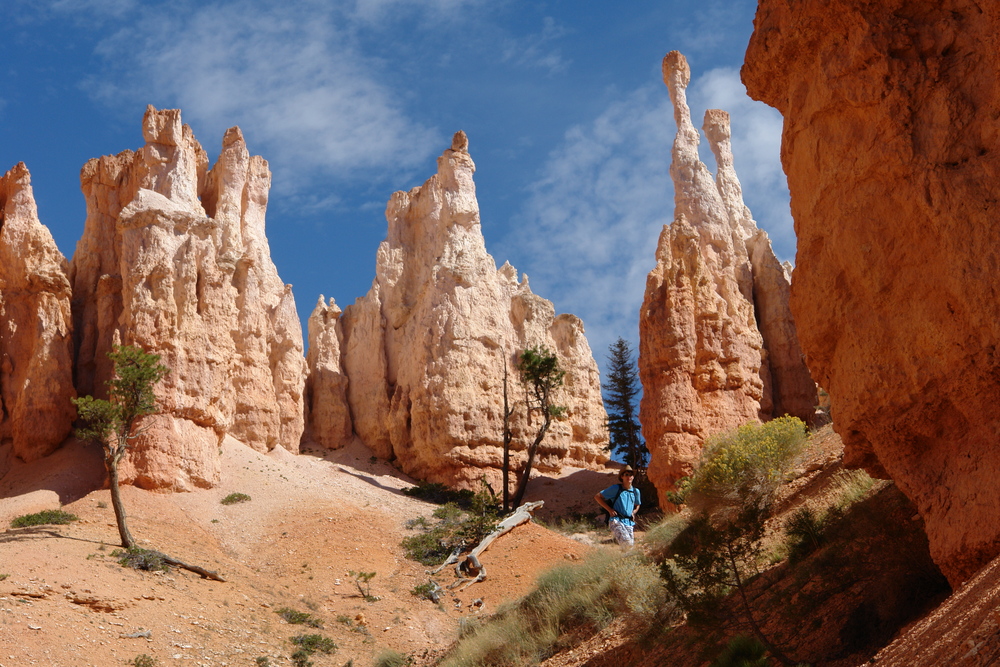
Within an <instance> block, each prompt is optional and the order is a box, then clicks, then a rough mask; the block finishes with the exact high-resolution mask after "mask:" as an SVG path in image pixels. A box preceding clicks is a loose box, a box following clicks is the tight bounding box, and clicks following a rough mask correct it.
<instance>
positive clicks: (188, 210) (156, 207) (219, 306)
mask: <svg viewBox="0 0 1000 667" xmlns="http://www.w3.org/2000/svg"><path fill="white" fill-rule="evenodd" d="M143 135H144V137H145V139H146V142H147V143H146V145H145V146H144V147H143V148H142V149H141V150H139V151H138V152H136V153H132V152H131V151H126V152H124V153H120V154H119V155H117V156H108V157H103V158H100V159H95V160H91V161H90V162H88V163H87V164H86V165H85V166H84V168H83V170H82V172H81V183H82V188H83V191H84V195H85V197H86V200H87V222H86V226H85V229H84V234H83V237H82V238H81V240H80V241H79V243H78V244H77V250H76V254H75V255H74V257H73V261H72V264H71V268H70V275H71V280H72V281H73V312H74V321H75V324H76V338H77V364H78V389H79V391H80V393H81V394H84V393H94V394H95V395H101V394H102V392H103V387H104V382H105V381H106V380H107V378H108V377H109V375H110V373H111V366H110V362H109V361H108V360H107V357H106V353H107V351H108V350H109V349H110V346H111V345H112V343H113V340H114V336H115V335H116V332H117V333H118V334H119V335H120V337H121V341H122V342H123V343H125V344H131V345H138V346H140V347H142V348H144V349H146V350H147V351H150V352H156V353H157V354H160V355H162V357H163V363H165V364H166V365H167V366H168V367H169V368H170V374H169V375H168V376H167V377H166V379H165V380H164V381H163V382H162V383H161V384H160V385H159V386H158V388H157V396H158V398H159V401H160V406H161V408H162V409H163V411H164V414H162V415H160V416H158V417H156V418H155V419H154V420H151V421H152V422H153V427H152V428H151V429H150V431H149V432H148V433H147V434H146V435H145V436H144V437H143V438H142V440H141V442H140V443H139V444H138V446H137V447H135V448H134V451H132V452H130V454H129V455H128V457H127V459H126V460H125V461H123V465H122V474H123V480H124V481H134V482H135V483H137V484H139V485H140V486H144V487H148V488H174V489H186V488H190V487H191V486H210V485H213V484H215V483H216V482H217V481H218V478H219V464H218V456H217V450H218V445H219V442H220V441H221V438H222V437H223V436H224V435H226V434H229V435H231V436H233V437H235V438H237V439H238V440H241V441H242V442H245V443H247V444H249V445H251V446H252V447H254V448H256V449H258V450H261V451H266V450H269V449H271V448H273V447H275V446H277V445H279V444H280V445H282V446H283V447H285V448H286V449H290V450H291V451H296V452H297V451H298V442H299V438H300V437H301V434H302V431H303V428H304V422H303V419H304V418H303V401H302V392H303V386H304V380H305V361H304V359H303V342H302V332H301V328H300V324H299V320H298V316H297V314H296V311H295V304H294V300H293V298H292V294H291V286H290V285H285V284H283V283H282V282H281V280H280V279H279V277H278V274H277V271H276V270H275V267H274V264H273V263H272V262H271V259H270V251H269V249H268V244H267V239H266V237H265V235H264V213H265V209H266V206H267V192H268V189H269V187H270V172H269V170H268V168H267V162H266V161H265V160H264V159H263V158H260V157H257V156H250V154H249V153H248V152H247V148H246V144H245V142H244V140H243V136H242V134H241V133H240V131H239V129H238V128H232V129H230V130H229V131H228V132H227V133H226V135H225V137H224V138H223V146H222V152H221V153H220V155H219V159H218V161H217V163H216V164H215V166H214V167H213V168H212V169H211V170H208V161H207V157H206V154H205V151H204V150H203V149H202V148H201V145H200V144H199V143H198V142H197V140H195V138H194V136H193V134H192V133H191V129H190V128H189V127H188V126H187V125H182V123H181V118H180V112H179V111H176V110H168V111H157V110H155V109H153V108H152V107H150V108H149V109H148V110H147V112H146V115H145V117H144V119H143Z"/></svg>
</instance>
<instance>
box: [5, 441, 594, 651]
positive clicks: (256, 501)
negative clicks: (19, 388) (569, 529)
mask: <svg viewBox="0 0 1000 667" xmlns="http://www.w3.org/2000/svg"><path fill="white" fill-rule="evenodd" d="M222 449H223V452H222V453H223V460H224V464H223V465H224V469H223V480H224V481H223V484H222V486H221V487H219V488H217V489H213V490H204V491H197V492H194V493H184V494H156V493H150V492H146V491H142V490H139V489H136V488H133V487H127V488H125V489H124V490H123V491H124V498H125V503H126V508H127V510H128V512H129V521H130V527H131V529H132V533H133V535H135V537H136V538H137V540H138V541H139V542H140V544H141V545H142V546H147V547H150V548H156V549H159V550H161V551H164V552H165V553H168V554H170V555H173V556H175V557H177V558H180V559H182V560H185V561H187V562H190V563H194V564H198V565H202V566H204V567H206V568H208V569H212V570H218V571H219V573H220V574H221V575H223V576H224V577H225V578H226V580H227V581H226V582H225V583H220V582H215V581H209V580H203V579H201V578H199V577H198V576H197V575H194V574H191V573H188V572H186V571H171V572H169V573H155V574H154V573H147V572H139V571H133V570H127V569H123V568H121V567H120V566H119V565H118V564H117V562H115V559H114V558H112V557H111V555H110V554H111V552H112V551H113V549H114V548H115V545H116V544H117V529H116V527H115V521H114V514H113V512H112V510H111V508H110V498H109V493H108V491H107V490H101V489H100V488H99V487H100V486H101V484H102V481H103V477H104V474H103V470H102V467H101V463H100V460H99V459H98V458H97V456H96V452H94V451H92V450H91V451H87V450H86V449H84V448H82V447H81V446H80V445H72V446H70V447H68V448H67V449H66V450H64V451H62V452H59V453H57V454H56V455H55V456H54V457H50V459H46V460H43V461H39V462H36V463H34V464H31V465H25V464H22V463H20V462H18V461H16V460H13V459H12V458H11V456H10V453H9V451H6V450H3V449H0V522H2V523H0V526H4V527H6V526H8V525H9V521H10V519H11V518H13V517H14V516H18V515H21V514H25V513H28V512H35V511H38V510H40V509H45V508H55V507H58V506H59V501H60V500H61V501H62V502H64V503H66V505H65V509H66V510H67V511H69V512H72V513H74V514H76V515H78V516H79V517H80V521H79V522H78V523H74V524H71V525H67V526H45V527H37V528H25V529H11V530H7V531H6V532H5V533H0V577H2V580H0V667H20V666H21V665H32V664H38V665H51V666H53V667H62V666H66V667H77V666H81V667H82V666H85V665H88V666H89V665H94V666H100V667H104V666H108V665H124V664H126V662H127V661H128V660H131V659H132V658H134V657H135V656H137V655H139V654H143V653H145V654H148V655H150V656H153V657H155V658H157V659H158V660H159V664H161V665H171V664H178V665H180V664H185V665H234V666H235V665H254V664H256V663H255V660H256V658H258V657H260V656H267V657H268V658H269V659H270V662H271V664H272V665H286V664H291V663H290V660H289V659H288V656H289V655H290V654H291V652H292V650H293V647H292V646H291V644H290V643H289V642H288V638H289V637H291V636H293V635H298V634H304V633H305V634H308V633H315V632H319V633H322V634H325V635H327V636H329V637H331V638H332V639H333V640H334V641H335V642H336V644H337V645H338V647H339V648H338V650H337V651H336V652H335V653H334V654H333V655H332V656H325V655H321V654H317V655H314V656H313V657H312V658H311V659H312V660H313V661H314V662H315V664H316V665H317V667H322V666H324V665H338V666H339V665H343V664H344V663H346V662H347V661H348V660H349V659H353V660H354V664H355V665H357V666H358V667H362V666H365V665H370V664H372V663H373V662H374V660H375V658H376V657H377V656H378V655H379V654H380V653H381V652H382V651H384V650H385V649H387V648H391V649H393V650H396V651H399V652H402V653H406V654H410V655H413V656H414V657H415V658H416V659H417V663H418V664H425V663H427V662H429V661H430V660H431V659H433V658H434V657H435V656H436V655H437V654H438V653H439V652H440V651H441V650H442V649H443V648H444V647H446V646H447V645H448V644H449V643H450V642H451V641H452V640H453V639H454V637H455V636H456V633H457V627H458V623H459V619H460V618H461V617H463V616H467V615H470V614H483V613H490V612H491V611H493V610H495V609H496V608H497V606H498V605H500V604H501V603H503V602H504V601H507V600H511V599H514V598H516V597H518V596H520V595H522V594H523V593H525V592H527V590H529V589H530V587H531V586H532V584H533V583H534V580H535V577H536V575H537V574H538V573H539V572H540V571H541V570H543V569H545V568H546V567H549V566H550V565H552V564H554V563H558V562H564V561H565V560H566V559H570V560H575V559H577V558H580V557H581V556H583V555H584V554H585V552H586V551H587V550H588V549H589V548H591V547H587V546H585V545H583V544H580V543H579V542H576V541H573V540H570V539H569V538H566V537H564V536H561V535H559V534H556V533H552V532H550V531H548V530H546V529H544V528H542V527H540V526H538V525H535V524H529V525H527V526H525V527H523V528H519V529H517V530H516V531H515V532H513V533H511V534H510V535H508V536H505V537H503V538H501V539H500V540H498V541H497V542H496V543H495V544H494V545H493V546H492V547H491V548H490V549H489V551H487V552H486V554H485V558H484V564H485V565H486V566H487V568H488V573H489V575H490V576H489V578H488V579H487V580H486V581H484V582H482V583H480V584H476V585H474V586H472V587H471V588H469V589H467V590H465V591H463V592H461V593H459V594H457V595H454V596H452V595H449V596H448V597H447V598H446V599H445V600H443V601H442V604H441V605H440V606H438V605H434V604H433V603H431V602H429V601H424V600H419V599H418V598H416V597H414V596H413V595H411V593H410V591H411V590H412V589H413V588H414V587H415V586H416V585H418V584H420V583H424V582H425V581H427V575H426V574H425V568H424V567H423V566H421V565H419V564H417V563H415V562H413V561H409V560H407V559H406V558H404V556H403V554H402V550H401V548H400V547H399V543H400V541H401V540H402V539H403V537H405V536H406V535H407V534H409V533H408V531H407V529H406V527H405V522H406V521H407V520H408V519H411V518H414V517H416V516H419V515H424V516H429V515H430V513H431V512H432V511H433V509H434V506H433V505H430V504H428V503H425V502H423V501H420V500H416V499H413V498H409V497H407V496H405V495H403V494H402V493H401V492H400V489H402V488H405V487H408V486H411V485H412V481H410V480H408V479H406V478H404V477H403V476H401V475H400V474H399V473H397V472H396V471H395V470H394V469H392V468H391V467H390V466H388V465H385V464H383V463H378V462H374V461H372V460H371V458H370V452H368V450H366V449H365V448H364V447H363V446H361V445H359V444H355V445H354V446H352V447H350V448H347V449H345V450H341V451H339V452H336V453H332V454H327V455H326V456H325V457H320V456H293V455H291V454H289V453H287V452H284V451H283V450H280V449H279V450H275V451H274V452H272V453H271V454H269V455H263V454H260V453H258V452H255V451H253V450H252V449H250V448H248V447H246V446H244V445H242V444H240V443H238V442H236V441H234V440H227V441H226V442H225V443H224V445H223V448H222ZM4 471H5V472H4ZM574 475H575V473H573V474H570V475H569V476H568V477H567V478H565V479H564V480H555V479H541V480H539V481H538V482H535V483H533V485H534V486H536V488H537V491H536V495H540V494H543V495H544V494H547V495H550V496H554V497H559V498H561V499H562V501H563V506H562V509H563V510H565V509H566V504H567V503H568V504H573V503H574V502H582V500H580V499H582V498H585V497H586V496H587V495H588V493H589V495H591V496H592V495H593V493H594V490H595V489H596V488H599V487H600V484H601V483H603V482H606V479H605V478H603V477H601V476H600V475H597V476H596V477H595V476H594V473H590V474H588V475H585V476H584V477H586V479H585V483H584V485H583V486H589V485H592V486H593V488H592V489H589V488H587V489H585V488H582V487H581V488H579V489H576V488H575V487H576V486H580V485H579V484H577V482H578V481H579V480H580V479H581V478H580V477H578V476H577V477H576V478H575V479H572V478H573V477H574ZM566 480H570V481H566ZM571 487H573V488H574V490H573V491H572V492H571V491H570V488H571ZM231 492H242V493H246V494H248V495H250V496H251V498H252V500H251V501H249V502H247V503H243V504H236V505H229V506H225V505H222V504H220V502H219V501H220V500H221V499H222V498H223V497H224V496H226V495H227V494H229V493H231ZM550 511H555V510H550ZM352 570H353V571H359V572H360V571H363V572H375V573H376V576H375V577H374V578H373V579H372V581H371V594H372V595H374V596H378V597H379V598H380V599H379V600H378V601H375V602H366V601H365V600H364V599H363V598H362V597H361V596H360V595H359V593H358V590H357V588H356V587H355V585H354V582H353V579H352V577H351V576H350V575H349V574H348V572H350V571H352ZM442 574H443V575H444V577H443V581H444V583H447V581H448V578H449V577H452V576H453V575H451V574H450V573H448V572H446V573H442ZM3 575H7V576H5V577H4V576H3ZM477 600H481V601H482V604H478V603H476V604H475V605H474V602H475V601H477ZM281 607H291V608H293V609H296V610H299V611H304V612H309V613H311V614H313V615H314V616H315V617H318V618H319V619H322V621H323V624H324V628H323V629H321V630H316V629H312V628H309V627H306V626H291V625H289V624H287V623H286V622H285V621H283V620H282V619H281V618H279V616H278V615H277V614H276V613H275V610H276V609H278V608H281ZM147 631H148V633H149V636H148V637H147V636H129V635H135V634H136V633H145V632H147Z"/></svg>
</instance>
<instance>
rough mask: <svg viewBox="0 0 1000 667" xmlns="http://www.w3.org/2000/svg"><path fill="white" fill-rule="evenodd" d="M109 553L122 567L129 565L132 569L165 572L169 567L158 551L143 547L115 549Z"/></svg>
mask: <svg viewBox="0 0 1000 667" xmlns="http://www.w3.org/2000/svg"><path fill="white" fill-rule="evenodd" d="M111 555H112V556H113V557H115V558H117V559H118V564H119V565H121V566H122V567H130V568H132V569H133V570H146V571H147V572H166V571H167V570H168V569H169V566H168V565H167V562H166V561H165V560H164V558H165V556H164V555H163V554H162V553H160V552H159V551H154V550H152V549H143V548H142V547H129V548H128V549H115V550H114V551H112V552H111Z"/></svg>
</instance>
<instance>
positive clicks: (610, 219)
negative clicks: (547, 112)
mask: <svg viewBox="0 0 1000 667" xmlns="http://www.w3.org/2000/svg"><path fill="white" fill-rule="evenodd" d="M689 100H690V102H691V104H692V111H693V115H694V117H695V118H700V117H701V116H702V115H703V114H704V110H705V109H706V108H722V109H726V110H727V111H729V112H730V114H731V116H732V130H733V152H734V154H735V160H736V168H737V172H738V174H739V176H740V177H741V181H742V183H743V186H744V190H745V193H746V199H747V201H748V205H749V206H750V207H751V210H753V211H754V214H755V217H756V218H757V220H758V223H759V224H760V225H761V226H762V227H764V228H765V229H767V230H768V232H769V233H770V234H772V236H773V237H776V238H775V246H776V250H777V251H778V253H779V255H781V256H782V257H783V258H791V257H792V255H793V254H794V247H795V240H794V236H793V235H791V220H790V216H789V214H788V192H787V188H786V185H785V180H784V174H783V173H782V171H781V166H780V163H779V152H778V147H779V142H780V135H781V117H780V116H779V115H777V114H776V113H774V112H773V110H771V109H768V108H767V107H764V106H763V105H761V104H759V103H757V102H753V101H752V100H750V99H749V98H748V97H746V95H745V93H744V92H743V89H742V85H741V84H740V82H739V77H738V75H737V74H736V72H735V71H733V70H721V69H720V70H713V71H711V72H708V73H706V74H704V75H703V76H701V77H698V78H697V79H696V80H695V81H694V82H693V85H692V86H691V88H690V89H689ZM675 133H676V126H675V125H674V121H673V109H672V107H671V105H670V101H669V97H668V95H667V90H666V88H665V87H663V86H662V85H650V86H648V87H645V88H642V89H639V90H637V91H634V92H633V93H632V94H630V95H628V96H626V97H624V98H623V99H621V100H620V101H618V102H616V103H614V104H613V105H611V106H610V107H609V108H608V109H606V110H605V111H604V112H603V113H601V114H600V115H599V116H598V117H597V118H596V119H594V120H593V121H592V122H590V123H588V124H586V125H581V126H578V127H575V128H573V129H572V130H570V131H569V132H568V133H567V134H566V136H565V138H564V140H563V142H562V144H561V146H560V147H559V148H558V149H557V150H555V151H553V152H552V153H551V154H550V155H549V156H548V159H547V160H546V162H545V163H544V164H543V166H542V168H541V170H540V173H541V177H540V180H539V181H538V183H537V184H536V185H535V186H534V187H533V189H532V190H531V192H530V194H529V196H528V199H527V202H526V204H525V206H524V209H523V213H522V217H521V220H519V221H516V222H515V224H513V225H512V227H513V228H515V230H516V231H515V232H513V233H512V234H511V235H510V236H509V237H508V238H507V239H505V245H504V246H503V247H502V251H503V252H506V253H507V255H505V257H508V256H509V257H511V258H512V263H515V265H516V266H518V268H520V269H521V270H523V271H525V272H527V273H528V274H529V275H530V276H531V279H532V288H533V289H534V290H535V291H536V292H537V293H539V294H541V295H543V296H545V297H547V298H550V299H552V300H554V301H555V302H556V304H557V308H558V309H559V310H566V311H569V312H572V313H574V314H576V315H578V316H580V317H581V318H582V319H583V320H584V323H585V325H586V328H587V338H588V339H589V341H590V343H591V346H592V348H593V350H594V355H595V357H596V358H597V359H598V360H599V361H603V359H604V357H605V356H606V351H607V348H608V346H609V345H610V344H611V343H612V342H613V341H614V340H615V339H616V338H617V337H618V336H623V337H624V338H626V339H629V340H632V341H633V342H634V341H637V340H638V320H639V308H640V306H641V304H642V299H643V293H644V290H645V282H646V275H647V274H648V272H649V271H650V270H651V269H652V268H653V265H654V264H655V252H656V241H657V236H658V234H659V232H660V229H661V228H662V226H663V225H664V224H667V223H669V222H671V221H672V220H673V184H672V183H671V181H670V175H669V167H670V149H671V146H672V144H673V138H674V134H675ZM703 143H705V145H706V155H707V159H706V164H707V165H708V166H709V168H710V169H711V170H713V171H714V169H715V164H714V161H713V158H712V156H711V152H710V151H708V150H707V142H703ZM781 249H785V250H786V252H782V250H781ZM498 259H499V260H500V261H502V259H500V256H499V254H498Z"/></svg>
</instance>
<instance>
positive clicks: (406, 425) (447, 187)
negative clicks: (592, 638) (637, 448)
mask: <svg viewBox="0 0 1000 667" xmlns="http://www.w3.org/2000/svg"><path fill="white" fill-rule="evenodd" d="M474 171H475V164H474V163H473V161H472V158H471V157H470V155H469V153H468V140H467V138H466V136H465V133H464V132H459V133H457V134H456V135H455V137H454V140H453V142H452V146H451V148H450V149H448V150H446V151H445V152H444V154H443V155H442V156H441V157H440V158H439V159H438V173H437V174H436V175H435V176H432V177H431V178H430V179H429V180H428V181H427V182H426V183H424V185H422V186H420V187H416V188H413V189H412V190H410V191H409V192H397V193H395V194H394V195H393V196H392V198H391V199H390V200H389V204H388V206H387V208H386V219H387V220H388V223H389V232H388V236H387V238H386V240H385V241H383V242H382V244H381V245H380V246H379V249H378V254H377V258H376V277H375V280H374V282H373V284H372V287H371V290H370V291H369V292H368V294H367V295H366V296H364V297H362V298H360V299H358V300H357V301H356V302H355V303H354V304H352V305H350V306H348V307H347V308H346V309H345V310H344V313H343V315H342V316H340V317H339V318H337V317H336V316H335V315H333V316H332V315H331V314H330V312H329V306H327V305H324V304H320V305H318V306H317V310H316V311H315V312H314V314H313V318H311V320H310V322H313V320H315V321H316V324H317V332H319V331H320V322H321V321H322V322H324V323H325V324H323V327H325V328H326V330H327V331H329V330H330V327H331V326H333V327H338V328H339V329H338V332H337V334H336V335H331V334H325V340H328V341H329V344H331V345H332V343H333V341H334V340H336V341H337V342H338V344H339V345H340V346H341V347H340V353H341V364H340V366H339V367H340V368H342V369H343V372H344V373H346V376H347V396H348V400H349V404H350V416H351V419H352V420H353V426H354V431H355V432H356V433H357V435H358V436H359V437H360V438H361V439H362V440H363V441H364V442H365V443H366V444H367V445H368V446H369V447H371V448H372V450H373V451H374V452H375V453H376V454H377V455H378V456H380V457H382V458H386V459H394V460H395V461H396V464H397V465H398V466H399V467H400V468H401V469H402V470H403V471H405V472H407V473H409V474H411V475H413V476H415V477H418V478H421V479H427V480H431V481H437V482H444V483H447V484H454V485H458V486H465V487H468V488H472V487H474V486H475V485H476V484H478V480H479V479H480V477H482V476H485V477H486V479H487V480H488V481H489V482H490V483H491V484H493V487H494V488H495V489H499V488H500V487H499V484H498V482H499V480H500V470H501V465H502V460H503V453H502V436H503V433H502V431H503V429H502V422H503V414H502V412H503V407H502V405H503V398H502V397H503V376H504V364H505V363H506V365H507V368H508V372H509V388H510V394H511V403H512V404H513V403H515V402H516V401H518V400H519V399H523V395H524V390H523V389H522V388H521V387H520V386H519V384H518V381H517V373H516V371H515V368H514V365H515V363H516V359H517V355H518V354H519V353H520V351H522V350H524V349H525V348H527V347H530V346H533V345H543V346H545V347H547V348H548V349H549V350H550V351H552V352H555V353H556V354H557V355H558V357H559V363H560V365H561V367H562V368H563V369H564V370H565V371H566V377H565V384H564V386H563V387H561V388H560V389H559V390H558V392H557V395H556V397H555V400H554V403H555V404H557V405H564V406H566V407H567V408H568V410H567V414H566V416H565V418H562V419H559V420H557V421H555V422H554V423H553V425H552V427H551V429H550V431H549V434H548V435H547V436H546V438H545V440H544V441H543V443H542V446H541V448H540V450H539V453H538V456H539V458H538V459H537V463H536V465H537V468H538V469H540V470H558V469H559V468H560V467H561V466H564V465H570V466H591V465H597V464H602V463H604V462H605V461H607V459H608V456H607V454H606V453H605V451H604V446H605V445H606V443H607V435H606V431H605V429H604V421H605V419H606V413H605V412H604V407H603V402H602V400H601V393H600V379H599V376H598V370H597V364H596V363H595V362H594V358H593V355H592V353H591V351H590V346H589V345H588V343H587V339H586V337H585V336H584V332H583V323H582V322H581V321H580V319H579V318H577V317H574V316H573V315H558V316H556V314H555V310H554V308H553V306H552V303H551V302H550V301H547V300H546V299H543V298H541V297H539V296H536V295H535V294H533V293H532V292H531V289H530V288H529V287H528V281H527V278H526V277H525V278H524V279H522V280H521V281H518V279H517V272H516V271H515V270H514V268H513V267H512V266H510V265H509V264H504V266H502V267H501V268H499V269H497V267H496V263H495V261H494V260H493V257H491V256H490V255H489V253H487V252H486V245H485V241H484V239H483V235H482V231H481V226H480V218H479V205H478V202H477V201H476V190H475V184H474V182H473V180H472V176H473V173H474ZM333 320H336V322H335V323H334V322H333ZM310 331H312V329H311V330H310ZM310 335H311V336H312V334H310ZM322 338H323V337H322V336H319V335H318V334H317V340H321V339H322ZM310 355H312V350H311V349H310ZM336 356H337V355H335V354H331V353H329V352H328V351H326V352H322V353H319V354H318V356H317V362H314V365H313V368H312V372H313V373H316V372H317V368H319V364H318V360H319V359H320V358H323V359H327V360H328V361H326V362H324V363H325V364H326V367H327V368H328V369H332V368H334V366H336V363H335V362H334V361H333V359H334V358H335V357H336ZM328 376H330V377H333V375H332V374H330V373H328ZM338 382H339V380H334V381H333V383H332V384H330V385H329V386H331V387H332V386H333V384H336V383H338ZM324 391H326V390H324ZM318 395H319V394H318V392H314V399H313V404H312V412H311V414H312V415H313V416H312V429H313V430H312V432H313V437H314V438H315V439H317V440H320V439H321V438H328V440H330V441H334V440H336V439H337V437H341V436H334V435H333V434H332V432H335V433H338V434H340V433H343V425H344V420H343V419H342V418H340V417H337V418H333V419H330V418H327V417H325V416H321V415H320V412H319V406H318V405H317V402H316V398H315V397H316V396H318ZM537 418H538V417H537V416H533V417H531V419H530V420H529V419H528V418H527V417H526V415H525V411H524V409H523V407H522V408H521V409H519V410H518V411H517V413H516V415H515V418H514V425H513V430H514V435H515V437H514V445H515V448H516V451H515V452H514V455H515V460H518V457H520V458H521V459H523V456H524V452H523V449H524V447H525V445H526V443H527V442H528V441H529V440H530V435H529V434H533V433H534V430H533V426H532V423H533V422H534V420H537ZM518 465H519V463H518ZM515 467H516V466H515Z"/></svg>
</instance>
